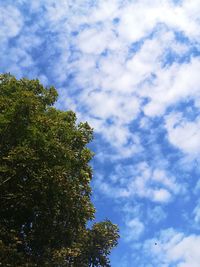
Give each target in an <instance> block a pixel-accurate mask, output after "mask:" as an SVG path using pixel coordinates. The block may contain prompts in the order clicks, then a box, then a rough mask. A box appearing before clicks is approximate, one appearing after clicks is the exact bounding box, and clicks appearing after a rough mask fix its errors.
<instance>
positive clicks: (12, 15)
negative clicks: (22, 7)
mask: <svg viewBox="0 0 200 267" xmlns="http://www.w3.org/2000/svg"><path fill="white" fill-rule="evenodd" d="M0 13H1V17H0V24H1V29H0V38H1V42H2V41H7V40H8V39H9V38H12V37H16V36H17V35H18V34H19V33H20V30H21V29H22V27H23V16H22V14H21V13H20V12H19V10H18V9H17V8H15V7H13V6H11V5H7V6H0Z"/></svg>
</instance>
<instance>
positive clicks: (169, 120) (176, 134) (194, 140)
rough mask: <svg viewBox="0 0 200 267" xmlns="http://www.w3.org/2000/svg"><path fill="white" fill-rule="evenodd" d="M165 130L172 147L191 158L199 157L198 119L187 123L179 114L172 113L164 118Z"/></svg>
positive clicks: (199, 125) (199, 129) (199, 124)
mask: <svg viewBox="0 0 200 267" xmlns="http://www.w3.org/2000/svg"><path fill="white" fill-rule="evenodd" d="M166 129H167V132H168V138H169V141H170V142H171V143H172V144H173V145H174V146H176V147H177V148H179V149H180V150H182V151H183V152H184V153H187V154H189V155H191V156H198V155H199V153H200V142H199V131H200V118H197V119H196V120H194V121H188V120H187V119H185V118H184V117H183V116H182V115H181V114H180V113H172V114H170V115H168V116H167V117H166Z"/></svg>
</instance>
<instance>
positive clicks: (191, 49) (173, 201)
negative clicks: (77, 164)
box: [0, 0, 200, 267]
mask: <svg viewBox="0 0 200 267" xmlns="http://www.w3.org/2000/svg"><path fill="white" fill-rule="evenodd" d="M199 14H200V0H191V1H188V0H153V1H152V0H151V1H150V0H73V1H72V0H34V1H30V0H4V1H3V0H2V1H0V72H1V73H4V72H10V73H11V74H13V75H15V76H16V77H17V78H21V77H27V78H30V79H33V78H38V79H39V80H40V81H41V83H43V84H44V85H45V86H50V85H54V86H55V87H56V88H57V90H58V92H59V99H58V102H57V103H56V107H57V108H59V109H62V110H69V109H71V110H73V111H75V112H76V114H77V117H78V121H88V122H89V124H90V125H91V126H92V127H93V128H94V136H95V138H94V141H93V142H92V143H91V144H90V148H91V149H92V150H93V151H94V152H95V157H94V159H93V161H92V162H91V164H92V167H93V181H92V189H93V196H92V201H93V203H94V205H95V207H96V209H97V212H96V220H97V221H98V220H103V219H105V218H109V219H111V221H112V222H113V223H116V224H118V225H119V227H120V235H121V238H120V241H119V245H118V247H117V248H116V249H114V250H113V252H112V254H111V257H110V259H111V263H112V267H132V266H133V267H134V266H136V267H199V266H200V253H199V248H200V198H199V193H200V179H199V177H200V16H199Z"/></svg>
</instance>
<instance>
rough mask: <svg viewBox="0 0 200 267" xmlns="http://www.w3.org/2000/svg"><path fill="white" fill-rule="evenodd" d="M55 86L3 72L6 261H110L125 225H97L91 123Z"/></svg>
mask: <svg viewBox="0 0 200 267" xmlns="http://www.w3.org/2000/svg"><path fill="white" fill-rule="evenodd" d="M57 97H58V94H57V91H56V90H55V88H54V87H49V88H45V87H44V86H42V85H41V84H40V82H39V81H38V80H28V79H24V78H23V79H20V80H17V79H16V78H15V77H14V76H12V75H10V74H2V75H0V265H1V266H5V267H6V266H20V267H21V266H22V267H25V266H28V267H29V266H30V267H32V266H55V267H56V266H58V267H62V266H69V267H76V266H77V267H81V266H83V267H87V266H88V267H89V266H93V267H95V266H105V267H107V266H110V263H109V259H108V255H109V254H110V251H111V249H112V248H113V247H115V246H116V245H117V240H118V237H119V235H118V228H117V226H116V225H114V224H112V223H111V222H110V221H109V220H106V221H103V222H100V223H94V224H93V226H92V227H90V228H88V227H87V223H88V221H89V220H92V219H94V214H95V209H94V206H93V204H92V202H91V199H90V197H91V187H90V181H91V179H92V170H91V167H90V165H89V161H90V160H91V158H92V152H91V151H90V150H89V149H88V147H87V144H88V143H89V142H90V141H91V139H92V136H93V134H92V129H91V128H90V126H89V125H88V123H87V122H86V123H79V124H77V122H76V115H75V113H73V112H72V111H61V110H58V109H56V108H55V107H54V106H53V105H54V103H55V101H56V99H57Z"/></svg>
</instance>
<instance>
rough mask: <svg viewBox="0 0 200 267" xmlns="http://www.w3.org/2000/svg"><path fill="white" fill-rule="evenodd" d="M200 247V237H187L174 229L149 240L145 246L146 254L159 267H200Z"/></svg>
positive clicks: (162, 232)
mask: <svg viewBox="0 0 200 267" xmlns="http://www.w3.org/2000/svg"><path fill="white" fill-rule="evenodd" d="M155 243H156V244H157V245H155ZM199 246H200V236H198V235H188V236H187V235H184V234H183V233H180V232H177V231H175V230H174V229H173V228H170V229H166V230H163V231H161V233H160V236H159V237H158V238H154V239H151V240H147V241H146V242H145V244H144V248H145V252H146V253H147V254H149V255H150V256H151V260H152V263H154V264H156V266H159V267H161V266H162V267H163V266H171V265H173V266H176V267H191V266H192V267H193V266H194V267H199V264H200V255H199ZM174 264H176V265H174Z"/></svg>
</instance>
